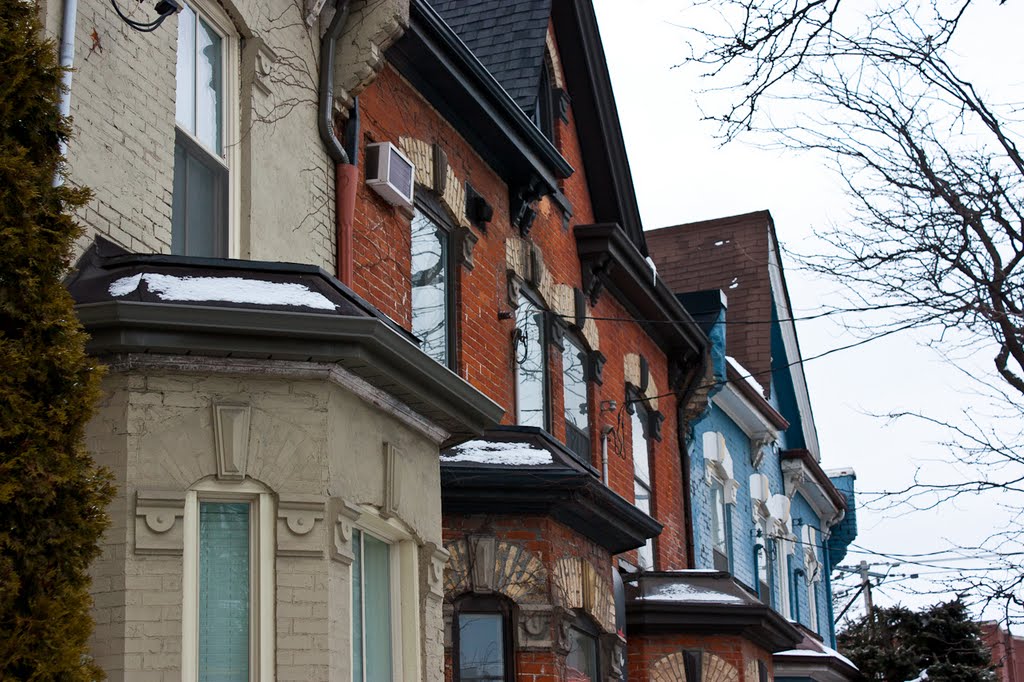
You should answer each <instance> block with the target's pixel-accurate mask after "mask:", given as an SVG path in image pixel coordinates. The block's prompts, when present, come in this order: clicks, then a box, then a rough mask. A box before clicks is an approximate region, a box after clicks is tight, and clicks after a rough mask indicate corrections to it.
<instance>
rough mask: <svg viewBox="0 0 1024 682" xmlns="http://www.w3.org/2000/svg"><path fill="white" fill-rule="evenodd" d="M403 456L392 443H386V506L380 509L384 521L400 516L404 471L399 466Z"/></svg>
mask: <svg viewBox="0 0 1024 682" xmlns="http://www.w3.org/2000/svg"><path fill="white" fill-rule="evenodd" d="M400 456H401V453H400V452H399V450H398V448H396V447H395V446H394V445H393V444H392V443H384V494H383V496H382V499H383V500H384V504H383V505H382V506H381V509H380V516H381V518H383V519H390V518H391V517H392V516H397V515H398V507H399V505H400V504H401V503H402V479H401V476H402V470H401V467H400V466H398V460H399V458H400Z"/></svg>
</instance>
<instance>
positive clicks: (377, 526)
mask: <svg viewBox="0 0 1024 682" xmlns="http://www.w3.org/2000/svg"><path fill="white" fill-rule="evenodd" d="M362 511H363V513H362V514H360V515H359V518H358V519H357V520H356V521H355V524H354V527H355V528H356V529H357V530H359V531H362V532H364V533H369V534H370V535H372V536H373V537H375V538H376V539H378V540H380V541H382V542H385V543H387V544H388V545H390V547H391V550H392V551H389V552H388V561H389V564H390V566H389V568H390V573H391V576H390V580H391V585H390V589H391V594H390V596H391V599H390V601H391V676H392V679H393V682H406V681H408V682H418V680H420V679H421V677H422V676H421V674H420V673H421V671H420V632H421V627H420V593H419V552H418V547H417V545H416V542H415V540H414V539H413V536H412V534H411V533H410V532H409V531H408V530H407V529H406V528H404V527H403V525H402V524H401V522H400V521H398V520H397V519H395V518H389V519H382V518H381V517H380V516H378V515H377V514H376V512H375V511H373V510H372V508H369V507H366V506H365V505H364V506H363V508H362ZM352 541H353V542H354V541H355V535H353V536H352ZM351 581H352V570H351V566H350V567H349V583H350V584H349V589H348V590H347V592H346V594H347V595H348V596H347V599H348V600H349V604H348V610H349V623H348V627H349V643H350V647H351V645H352V643H353V642H354V640H355V637H354V636H353V635H354V631H353V629H352V616H353V615H354V608H353V607H354V604H353V603H352V585H351ZM350 653H351V649H350ZM351 660H352V657H351V656H350V661H351ZM350 666H351V669H350V672H349V674H348V677H349V679H352V680H353V682H361V681H358V680H355V677H354V675H355V670H354V666H352V665H351V662H350Z"/></svg>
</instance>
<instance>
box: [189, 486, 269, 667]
mask: <svg viewBox="0 0 1024 682" xmlns="http://www.w3.org/2000/svg"><path fill="white" fill-rule="evenodd" d="M200 502H248V503H249V504H250V512H249V513H250V516H249V521H250V525H249V533H250V536H249V537H250V541H249V573H250V578H249V585H250V588H249V679H250V680H251V681H253V682H269V681H270V680H273V679H274V674H275V667H274V654H275V648H276V647H275V628H276V623H275V620H274V600H275V597H274V589H275V574H274V558H275V557H274V554H275V552H274V549H275V542H274V532H275V529H276V519H275V515H276V509H275V504H274V495H273V494H272V493H271V492H270V491H269V490H268V489H267V488H266V487H265V486H263V485H260V484H259V483H256V482H255V481H252V480H245V481H240V482H238V483H221V482H219V481H216V480H207V481H201V482H200V483H198V484H197V485H195V486H193V488H192V489H191V490H188V491H187V492H186V493H185V509H184V519H183V530H182V539H183V551H182V580H181V588H182V609H181V621H182V641H181V664H182V665H181V679H182V682H196V681H197V680H198V679H199V591H200V585H199V503H200Z"/></svg>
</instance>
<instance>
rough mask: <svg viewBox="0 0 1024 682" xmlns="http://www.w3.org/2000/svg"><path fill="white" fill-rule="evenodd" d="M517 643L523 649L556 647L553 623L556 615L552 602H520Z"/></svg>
mask: <svg viewBox="0 0 1024 682" xmlns="http://www.w3.org/2000/svg"><path fill="white" fill-rule="evenodd" d="M516 610H517V611H518V612H519V618H518V622H517V624H516V625H517V630H518V633H517V634H518V635H519V636H518V637H517V640H516V641H517V644H518V648H519V649H520V650H521V651H550V650H551V649H552V648H553V647H554V640H553V638H552V636H551V625H552V620H553V618H554V615H555V610H554V607H553V606H551V605H550V604H519V605H517V609H516Z"/></svg>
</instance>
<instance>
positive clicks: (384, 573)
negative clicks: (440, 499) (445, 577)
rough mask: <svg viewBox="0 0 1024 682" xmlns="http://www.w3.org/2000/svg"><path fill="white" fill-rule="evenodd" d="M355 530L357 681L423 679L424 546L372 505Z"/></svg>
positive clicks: (353, 589)
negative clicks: (421, 553)
mask: <svg viewBox="0 0 1024 682" xmlns="http://www.w3.org/2000/svg"><path fill="white" fill-rule="evenodd" d="M363 509H364V510H365V511H364V512H363V513H361V514H360V515H359V517H358V518H357V519H356V521H355V524H356V527H355V528H353V530H352V540H351V542H352V563H351V565H350V567H349V569H350V576H351V581H352V585H351V595H352V602H351V628H352V630H351V632H352V637H351V641H352V657H351V660H352V681H353V682H394V681H396V680H410V679H418V678H419V673H418V671H419V666H420V632H421V627H420V613H419V607H418V605H417V604H418V602H417V599H416V596H415V595H417V594H418V589H419V550H418V547H417V544H416V542H415V541H414V540H413V539H412V538H411V537H410V536H409V534H408V533H407V532H406V531H405V530H403V529H402V523H401V521H399V520H397V519H395V518H390V519H382V518H380V517H379V516H377V515H376V514H375V513H374V511H372V510H371V508H369V507H366V506H364V507H363Z"/></svg>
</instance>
